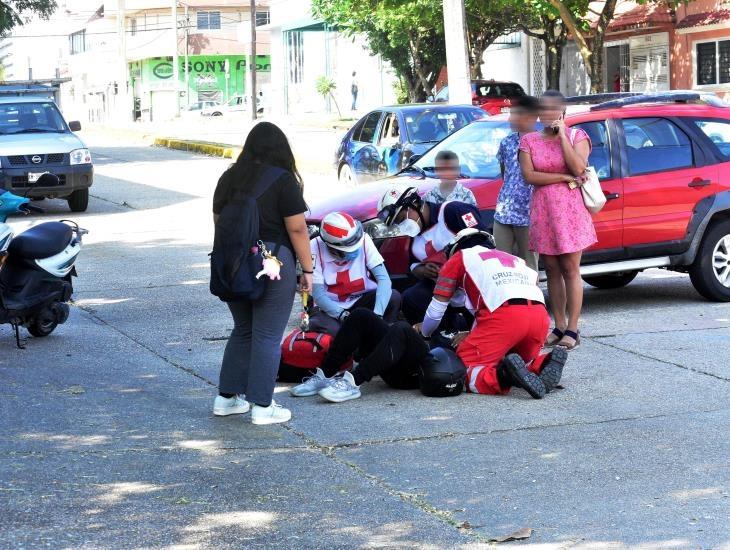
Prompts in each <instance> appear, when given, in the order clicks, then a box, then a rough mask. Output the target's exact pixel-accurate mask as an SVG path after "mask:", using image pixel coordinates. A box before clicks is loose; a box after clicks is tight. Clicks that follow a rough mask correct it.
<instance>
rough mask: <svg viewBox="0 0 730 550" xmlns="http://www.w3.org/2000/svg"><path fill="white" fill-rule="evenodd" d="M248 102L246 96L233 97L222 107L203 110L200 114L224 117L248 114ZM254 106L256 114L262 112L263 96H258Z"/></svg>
mask: <svg viewBox="0 0 730 550" xmlns="http://www.w3.org/2000/svg"><path fill="white" fill-rule="evenodd" d="M248 101H249V98H248V96H245V95H235V96H233V97H232V98H231V99H229V100H228V101H226V102H225V103H224V104H222V105H215V106H213V107H206V108H204V109H203V110H202V111H201V113H200V114H201V115H203V116H224V115H234V114H240V113H243V112H248ZM256 105H257V108H258V109H257V111H256V112H257V113H261V112H262V111H263V95H261V94H259V97H257V98H256Z"/></svg>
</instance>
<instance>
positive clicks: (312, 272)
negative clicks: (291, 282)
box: [302, 269, 314, 275]
mask: <svg viewBox="0 0 730 550" xmlns="http://www.w3.org/2000/svg"><path fill="white" fill-rule="evenodd" d="M302 273H306V274H307V275H313V274H314V271H307V270H306V269H302Z"/></svg>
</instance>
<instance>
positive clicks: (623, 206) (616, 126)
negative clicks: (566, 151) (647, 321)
mask: <svg viewBox="0 0 730 550" xmlns="http://www.w3.org/2000/svg"><path fill="white" fill-rule="evenodd" d="M566 122H567V124H568V125H569V126H573V127H579V128H582V129H583V130H585V131H586V132H587V133H588V135H589V136H590V137H591V141H592V145H593V148H592V151H591V154H590V157H589V163H590V165H592V166H594V167H595V169H596V171H597V173H598V175H599V178H600V180H601V186H602V188H603V191H604V193H605V194H606V197H607V199H608V202H607V203H606V206H605V207H604V209H603V210H602V211H601V212H600V213H598V214H596V215H595V216H594V218H593V219H594V223H595V227H596V232H597V234H598V243H597V244H595V245H594V246H593V247H591V248H590V249H588V250H587V251H586V252H585V253H584V255H583V261H582V264H581V273H582V275H583V278H584V280H585V281H586V282H587V283H589V284H590V285H593V286H594V287H597V288H618V287H621V286H624V285H627V284H629V283H630V282H631V281H632V280H633V279H634V277H636V275H637V273H639V272H640V271H642V270H644V269H648V268H664V269H668V270H672V271H679V272H684V273H689V275H690V278H691V280H692V283H693V285H694V286H695V288H696V289H697V291H698V292H699V293H700V294H701V295H702V296H704V297H706V298H708V299H710V300H718V301H730V106H729V105H728V104H726V103H724V102H721V101H720V100H718V99H717V98H716V97H715V96H708V95H704V94H699V93H696V92H691V93H662V94H646V95H639V96H635V97H628V98H622V99H618V100H613V101H608V102H604V103H601V104H597V105H593V106H581V107H576V108H571V109H570V110H569V112H568V115H567V116H566ZM508 132H509V125H508V121H507V115H498V116H495V117H490V118H488V119H485V120H479V121H476V122H473V123H472V124H470V125H468V126H466V127H465V128H463V129H461V130H459V131H458V132H456V133H454V134H453V135H451V136H449V137H448V138H446V139H445V140H443V141H442V142H440V143H439V144H438V145H436V146H435V147H434V148H433V149H431V150H429V151H428V152H427V153H426V154H424V155H423V156H422V157H421V158H420V159H419V160H418V161H417V162H415V163H414V164H413V165H412V166H409V167H407V168H406V169H405V170H403V171H402V172H401V173H400V174H398V175H397V176H395V177H393V178H389V179H388V180H386V181H383V182H378V183H376V184H373V185H372V186H367V187H363V188H358V189H355V190H351V191H349V192H348V194H347V195H345V196H335V197H331V198H329V199H327V200H325V201H322V202H320V203H319V204H315V205H313V206H312V211H311V215H310V218H309V222H310V223H314V222H318V221H319V220H320V219H321V217H322V216H323V215H324V214H325V213H327V212H330V211H332V210H345V211H347V212H349V213H350V214H352V215H353V216H355V217H356V218H357V219H359V220H361V221H363V222H364V225H365V227H366V230H367V231H368V233H369V234H370V235H371V236H372V237H373V238H374V239H375V240H376V241H377V244H378V246H379V248H380V252H381V253H382V254H383V256H384V258H385V260H386V264H387V266H388V270H389V271H390V273H391V274H392V275H393V277H394V278H403V277H406V276H408V265H409V254H408V250H409V246H410V239H409V238H408V237H406V236H401V235H399V234H398V233H397V230H395V229H393V228H386V227H385V226H383V224H382V223H381V222H380V221H379V220H378V219H377V217H376V214H377V212H376V208H377V206H376V205H377V201H378V198H379V197H380V196H381V194H382V193H383V192H384V190H385V189H386V188H387V187H388V186H389V185H391V184H392V183H394V182H403V183H406V184H409V185H414V186H417V187H418V188H419V190H420V191H422V192H426V191H427V190H428V189H430V188H431V187H432V186H433V185H434V184H435V183H436V182H435V180H434V177H435V174H434V158H435V156H436V154H437V153H438V151H440V150H442V149H450V150H452V151H454V152H456V153H457V154H458V155H459V158H460V159H461V163H462V173H463V175H464V180H463V183H464V184H465V185H466V186H467V187H469V188H471V190H472V191H473V192H474V194H475V196H476V199H477V202H478V205H479V208H480V211H481V212H482V214H483V216H484V217H485V219H486V220H487V221H488V222H489V224H490V225H491V224H492V220H493V215H494V208H495V204H496V200H497V195H498V193H499V189H500V186H501V181H500V168H499V163H498V162H497V160H496V158H495V154H496V152H497V147H498V145H499V142H500V141H501V140H502V138H503V137H504V136H506V135H507V133H508Z"/></svg>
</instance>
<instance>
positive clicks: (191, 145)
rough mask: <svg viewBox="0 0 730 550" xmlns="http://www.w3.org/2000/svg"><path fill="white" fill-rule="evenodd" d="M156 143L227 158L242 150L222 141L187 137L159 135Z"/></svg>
mask: <svg viewBox="0 0 730 550" xmlns="http://www.w3.org/2000/svg"><path fill="white" fill-rule="evenodd" d="M154 144H155V145H156V146H158V147H166V148H168V149H177V150H179V151H188V152H193V153H202V154H203V155H210V156H212V157H223V158H227V159H232V158H235V157H237V156H238V155H239V153H240V152H241V148H240V147H234V146H233V145H225V144H222V143H209V142H206V141H192V140H186V139H174V138H162V137H157V138H155V140H154Z"/></svg>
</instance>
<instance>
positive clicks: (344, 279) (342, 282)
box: [327, 270, 365, 302]
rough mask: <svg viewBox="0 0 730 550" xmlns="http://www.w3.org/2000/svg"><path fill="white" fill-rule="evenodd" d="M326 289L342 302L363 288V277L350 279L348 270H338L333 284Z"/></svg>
mask: <svg viewBox="0 0 730 550" xmlns="http://www.w3.org/2000/svg"><path fill="white" fill-rule="evenodd" d="M327 290H328V291H329V292H331V293H332V294H335V295H336V296H337V299H338V300H339V301H340V302H344V301H345V300H346V299H347V298H349V297H350V296H352V295H353V294H355V293H356V292H361V291H363V290H365V279H363V278H362V277H361V278H359V279H355V280H354V281H351V280H350V272H349V271H347V270H345V271H338V272H337V279H335V284H333V285H332V286H330V287H329V288H328V289H327Z"/></svg>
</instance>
